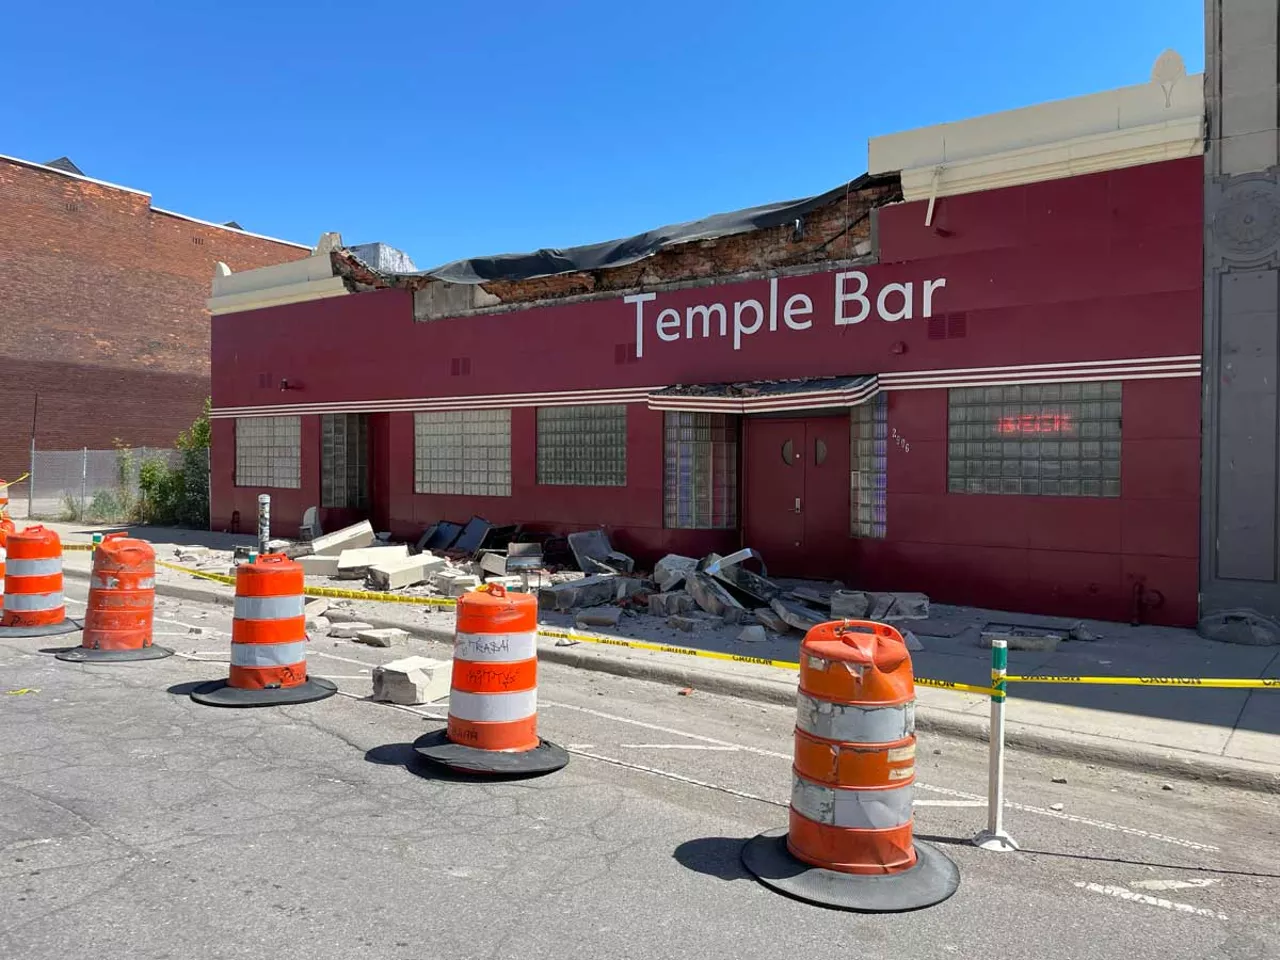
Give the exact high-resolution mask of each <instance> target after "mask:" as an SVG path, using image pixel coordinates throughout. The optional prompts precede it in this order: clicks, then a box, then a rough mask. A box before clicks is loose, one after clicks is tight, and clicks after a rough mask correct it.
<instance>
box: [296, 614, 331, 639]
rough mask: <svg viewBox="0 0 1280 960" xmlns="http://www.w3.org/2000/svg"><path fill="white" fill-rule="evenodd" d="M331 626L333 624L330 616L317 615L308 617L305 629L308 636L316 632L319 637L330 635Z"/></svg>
mask: <svg viewBox="0 0 1280 960" xmlns="http://www.w3.org/2000/svg"><path fill="white" fill-rule="evenodd" d="M330 626H331V624H330V623H329V618H328V617H324V616H316V617H307V619H306V624H305V626H304V627H303V629H304V630H306V631H307V635H308V636H310V635H311V634H315V635H316V636H317V637H324V636H328V634H329V627H330Z"/></svg>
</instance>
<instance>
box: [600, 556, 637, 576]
mask: <svg viewBox="0 0 1280 960" xmlns="http://www.w3.org/2000/svg"><path fill="white" fill-rule="evenodd" d="M604 562H605V565H606V566H608V567H609V569H611V570H616V571H618V573H634V572H635V569H636V562H635V560H634V558H632V557H630V556H628V555H627V554H625V553H622V552H621V551H618V550H610V551H609V555H608V556H607V557H605V558H604Z"/></svg>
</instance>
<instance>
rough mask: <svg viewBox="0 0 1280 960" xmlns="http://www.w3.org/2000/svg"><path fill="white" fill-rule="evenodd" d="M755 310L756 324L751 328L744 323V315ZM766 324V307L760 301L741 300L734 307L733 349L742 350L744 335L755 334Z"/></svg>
mask: <svg viewBox="0 0 1280 960" xmlns="http://www.w3.org/2000/svg"><path fill="white" fill-rule="evenodd" d="M748 309H750V310H754V311H755V314H756V320H755V323H753V324H751V325H750V326H747V325H745V324H744V323H743V322H742V314H743V313H744V312H745V311H746V310H748ZM763 324H764V307H762V306H761V305H760V301H759V300H739V301H737V302H736V303H734V305H733V349H735V350H741V349H742V335H743V334H744V333H745V334H752V333H755V332H756V331H757V330H759V329H760V327H761V326H762V325H763Z"/></svg>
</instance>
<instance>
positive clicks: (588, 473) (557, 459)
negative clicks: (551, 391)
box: [538, 404, 627, 487]
mask: <svg viewBox="0 0 1280 960" xmlns="http://www.w3.org/2000/svg"><path fill="white" fill-rule="evenodd" d="M538 482H539V483H547V484H556V485H559V486H579V487H625V486H626V485H627V408H626V406H624V405H623V404H608V405H600V406H591V407H539V408H538Z"/></svg>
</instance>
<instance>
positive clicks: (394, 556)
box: [338, 543, 409, 580]
mask: <svg viewBox="0 0 1280 960" xmlns="http://www.w3.org/2000/svg"><path fill="white" fill-rule="evenodd" d="M408 555H409V548H408V547H407V546H405V545H404V544H403V543H402V544H400V545H399V546H395V547H362V548H360V549H359V550H343V551H342V553H340V554H339V555H338V579H339V580H363V579H364V578H365V577H366V576H368V575H369V568H370V567H373V566H377V565H380V564H385V563H388V562H389V561H392V560H399V559H400V558H401V557H407V556H408Z"/></svg>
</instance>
